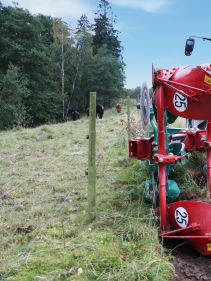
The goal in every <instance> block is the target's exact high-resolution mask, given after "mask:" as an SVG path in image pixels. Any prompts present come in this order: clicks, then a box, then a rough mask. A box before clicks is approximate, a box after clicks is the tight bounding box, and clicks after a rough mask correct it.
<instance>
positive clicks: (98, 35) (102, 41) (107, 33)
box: [93, 0, 122, 58]
mask: <svg viewBox="0 0 211 281" xmlns="http://www.w3.org/2000/svg"><path fill="white" fill-rule="evenodd" d="M94 21H95V23H94V25H93V31H94V36H93V53H94V54H97V52H98V50H99V49H100V48H101V47H105V48H107V49H108V50H109V52H110V53H111V54H112V55H113V56H115V57H116V58H120V57H121V51H122V47H121V43H120V41H119V39H118V36H119V32H118V30H116V29H115V28H114V24H115V22H116V19H115V17H114V16H113V14H112V13H111V5H110V3H109V2H108V1H107V0H100V2H99V5H98V11H97V12H96V13H95V18H94Z"/></svg>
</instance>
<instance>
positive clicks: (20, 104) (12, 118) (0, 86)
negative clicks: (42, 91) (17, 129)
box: [0, 64, 30, 129]
mask: <svg viewBox="0 0 211 281" xmlns="http://www.w3.org/2000/svg"><path fill="white" fill-rule="evenodd" d="M29 94H30V92H29V89H28V80H27V79H26V77H24V75H23V74H21V73H20V70H19V68H18V67H17V66H14V65H12V64H9V67H8V69H7V72H6V74H5V75H1V79H0V100H1V103H0V129H7V128H11V127H13V126H25V125H27V117H28V116H27V110H26V107H25V105H24V100H25V98H26V97H28V96H29Z"/></svg>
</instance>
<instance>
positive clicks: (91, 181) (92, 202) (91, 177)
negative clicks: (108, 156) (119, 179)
mask: <svg viewBox="0 0 211 281" xmlns="http://www.w3.org/2000/svg"><path fill="white" fill-rule="evenodd" d="M95 162H96V93H95V92H91V93H90V99H89V159H88V216H89V220H93V219H94V218H95V216H96V213H95V206H96V187H95V186H96V163H95Z"/></svg>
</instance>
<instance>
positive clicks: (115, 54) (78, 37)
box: [0, 1, 124, 129]
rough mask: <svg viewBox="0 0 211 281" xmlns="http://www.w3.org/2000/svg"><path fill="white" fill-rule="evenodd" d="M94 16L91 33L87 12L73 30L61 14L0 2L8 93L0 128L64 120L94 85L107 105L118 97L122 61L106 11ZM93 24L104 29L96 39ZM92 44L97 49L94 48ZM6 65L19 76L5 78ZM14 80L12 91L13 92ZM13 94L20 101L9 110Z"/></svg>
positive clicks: (0, 69) (1, 64)
mask: <svg viewBox="0 0 211 281" xmlns="http://www.w3.org/2000/svg"><path fill="white" fill-rule="evenodd" d="M104 4H105V8H106V9H108V10H110V9H111V8H110V6H109V4H108V3H107V1H101V2H100V4H99V8H100V9H101V10H102V9H103V6H102V5H104ZM98 16H99V18H98ZM98 16H97V18H98V20H97V18H96V23H95V24H96V25H95V27H96V29H95V28H94V29H95V31H96V33H95V34H94V35H93V33H92V30H91V24H90V23H89V21H88V18H87V17H86V15H82V16H81V18H80V19H79V21H78V26H77V28H76V30H75V32H73V31H72V30H71V29H70V27H69V26H68V25H67V23H65V22H64V21H62V20H61V19H57V18H52V17H49V16H45V15H31V14H30V13H29V11H27V10H24V9H22V8H20V7H19V6H15V7H4V6H2V5H0V33H1V37H0V47H1V53H0V79H1V81H0V84H1V90H2V91H3V92H2V93H1V95H2V96H4V97H6V96H8V100H7V102H6V103H7V105H5V101H4V104H2V105H1V116H2V115H4V113H3V112H6V114H5V115H4V118H3V119H2V121H1V123H2V124H1V125H0V129H7V128H10V127H13V126H17V125H18V126H23V125H25V126H37V125H40V124H43V123H51V122H56V121H67V120H68V119H69V118H70V116H71V111H73V110H79V111H85V110H86V108H87V106H88V94H89V92H90V91H93V90H94V91H97V92H98V98H99V100H98V101H99V102H100V103H103V104H104V105H105V106H106V107H107V106H111V105H112V104H113V102H114V100H116V99H119V97H121V95H122V93H123V81H124V75H123V66H124V64H123V63H122V58H121V47H120V42H119V40H118V31H117V30H115V29H114V28H113V25H112V24H113V21H112V19H111V18H110V17H107V14H106V15H104V17H103V19H102V18H101V14H98ZM98 23H99V24H101V23H102V25H103V26H104V27H105V28H106V36H104V37H103V38H101V39H102V40H101V39H100V40H101V42H100V43H99V44H98V43H96V38H97V37H98V35H97V34H99V32H101V31H100V29H99V28H98V27H97V25H98ZM97 40H98V39H97ZM93 42H95V43H94V44H93ZM96 44H97V45H96ZM96 46H97V52H95V51H94V52H93V49H94V50H95V47H96ZM10 65H13V66H14V67H16V68H17V69H16V68H14V69H13V72H15V71H16V72H18V75H19V76H18V77H19V78H20V79H19V78H17V77H15V76H14V75H12V76H11V78H12V79H14V81H12V80H11V79H10V81H9V80H8V82H6V80H5V79H8V75H9V74H8V73H9V72H11V71H12V69H11V66H10ZM102 77H103V79H102ZM18 80H21V81H20V85H17V83H19V82H18ZM6 83H7V85H6ZM8 83H9V84H8ZM15 85H17V93H15V91H13V89H14V87H15ZM6 88H8V91H10V92H8V93H7V90H6ZM19 88H20V89H21V90H19ZM20 91H21V92H22V94H20V95H19V92H20ZM24 93H25V94H24ZM18 95H19V96H20V100H21V102H19V103H18V107H17V109H16V111H17V112H15V111H14V114H12V115H11V114H10V112H11V111H13V107H14V106H13V105H14V103H16V100H17V96H18ZM5 99H6V98H5ZM5 99H4V100H5ZM10 103H11V104H10ZM3 108H4V109H3ZM15 114H16V115H18V116H17V117H14V115H15Z"/></svg>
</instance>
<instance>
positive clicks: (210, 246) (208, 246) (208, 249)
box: [207, 243, 211, 252]
mask: <svg viewBox="0 0 211 281" xmlns="http://www.w3.org/2000/svg"><path fill="white" fill-rule="evenodd" d="M207 251H210V252H211V243H207Z"/></svg>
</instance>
